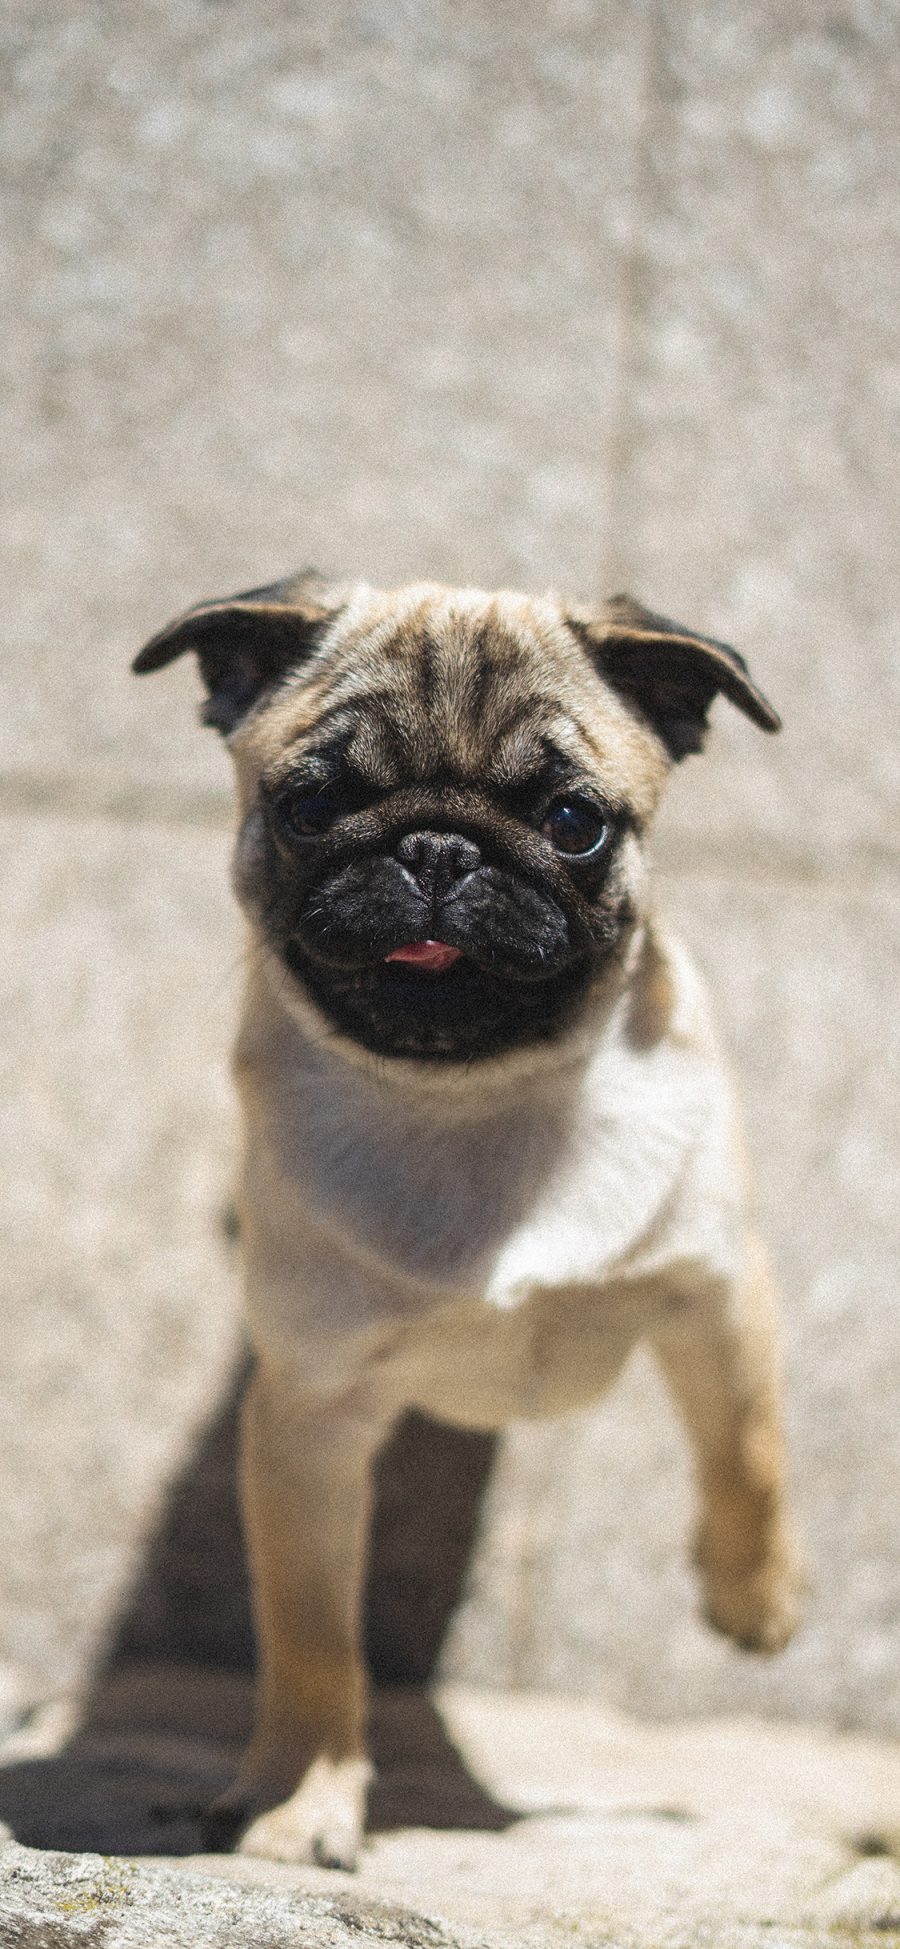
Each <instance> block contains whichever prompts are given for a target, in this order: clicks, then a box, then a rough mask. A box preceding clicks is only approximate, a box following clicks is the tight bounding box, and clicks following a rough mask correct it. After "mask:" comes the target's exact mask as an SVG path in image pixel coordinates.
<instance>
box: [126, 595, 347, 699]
mask: <svg viewBox="0 0 900 1949" xmlns="http://www.w3.org/2000/svg"><path fill="white" fill-rule="evenodd" d="M342 606H343V598H342V596H341V595H340V593H339V591H337V590H335V589H332V588H330V587H329V586H328V584H327V583H325V582H324V581H323V580H322V578H321V577H320V576H318V575H316V573H315V571H314V570H312V569H308V570H305V571H304V572H303V573H302V574H300V575H293V576H288V577H286V578H285V580H284V581H283V582H270V583H269V584H267V586H266V587H265V588H262V589H244V590H243V591H242V593H241V594H240V595H236V596H226V597H224V598H223V599H222V600H221V601H219V602H200V603H198V604H197V606H196V608H195V609H189V610H188V611H187V613H186V614H185V615H184V616H178V617H176V619H175V621H174V622H172V623H168V624H167V625H166V628H165V629H161V630H160V631H159V634H158V635H157V636H152V637H151V639H150V641H149V643H145V644H144V647H143V649H142V650H141V651H140V653H139V654H138V655H137V656H136V657H135V659H134V662H133V664H132V666H131V667H132V669H133V670H136V671H137V673H138V675H139V676H143V675H144V674H145V672H146V671H148V670H161V669H162V668H163V666H164V665H165V664H167V663H172V662H174V659H175V658H176V657H177V656H183V655H184V653H185V651H186V650H194V651H195V652H196V655H197V659H198V662H199V664H200V669H201V672H202V676H203V681H204V683H205V684H206V688H207V691H208V697H207V701H206V703H205V705H204V707H203V722H204V724H212V725H214V727H215V729H216V730H217V731H221V732H223V733H225V734H227V733H228V732H229V731H233V730H234V727H235V725H236V724H238V723H239V722H240V719H241V718H242V717H243V716H244V715H245V714H246V712H247V711H248V710H249V709H250V707H251V705H252V704H255V703H256V701H257V699H258V698H259V697H261V696H262V694H263V692H264V691H266V690H269V689H270V688H271V687H272V685H273V684H276V683H277V682H278V681H279V679H280V678H281V677H283V676H284V674H285V672H286V671H288V670H292V669H295V668H296V667H297V665H298V664H301V663H303V662H305V660H306V658H307V657H308V656H309V655H310V652H311V651H312V650H313V649H314V647H315V644H316V642H317V641H318V639H319V637H320V636H321V634H322V631H323V629H324V628H325V626H326V625H327V624H328V623H329V622H331V621H332V619H333V618H334V617H335V616H336V615H337V613H338V611H339V609H341V608H342Z"/></svg>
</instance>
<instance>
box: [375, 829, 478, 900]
mask: <svg viewBox="0 0 900 1949" xmlns="http://www.w3.org/2000/svg"><path fill="white" fill-rule="evenodd" d="M396 854H397V858H398V860H399V861H400V864H401V866H405V867H406V869H407V871H408V872H409V873H411V874H412V877H413V879H414V880H415V881H416V883H417V884H418V886H420V887H421V889H422V892H423V893H425V894H428V895H429V897H430V898H431V899H432V900H442V899H443V898H444V897H445V895H446V894H448V893H449V891H450V888H451V887H452V886H453V885H454V883H455V881H457V880H462V879H465V876H466V874H467V873H474V871H475V868H476V867H477V866H480V865H481V854H480V852H479V850H478V847H477V846H476V845H475V842H474V840H472V839H465V838H464V837H463V834H462V833H461V832H407V833H404V835H403V838H402V839H401V840H400V843H399V845H398V846H397V849H396Z"/></svg>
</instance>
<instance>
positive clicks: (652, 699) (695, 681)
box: [566, 596, 781, 760]
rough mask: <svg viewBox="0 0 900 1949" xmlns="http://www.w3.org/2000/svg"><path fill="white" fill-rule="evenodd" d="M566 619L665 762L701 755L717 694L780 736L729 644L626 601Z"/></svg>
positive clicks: (617, 600)
mask: <svg viewBox="0 0 900 1949" xmlns="http://www.w3.org/2000/svg"><path fill="white" fill-rule="evenodd" d="M566 620H567V622H568V623H569V624H570V626H571V628H573V629H574V631H575V634H576V635H577V636H578V637H579V639H580V641H581V642H582V643H583V645H584V647H585V649H586V650H587V651H588V654H589V655H590V657H591V660H592V662H593V663H594V664H595V666H596V668H597V669H598V671H599V673H600V675H601V676H602V677H604V678H605V679H606V681H607V683H610V684H612V686H613V688H614V689H615V690H618V691H619V692H620V694H621V695H622V696H623V697H624V698H625V699H626V700H627V701H628V702H629V703H632V704H636V705H637V707H638V709H639V710H640V711H641V713H642V715H643V716H644V717H646V718H648V719H649V721H650V723H651V724H652V726H653V729H654V730H655V731H656V733H657V736H658V737H660V738H661V739H662V742H663V744H664V745H665V746H666V749H667V751H668V752H669V755H670V757H672V758H674V759H676V760H677V759H679V758H685V757H686V756H687V755H688V753H689V752H691V751H700V750H701V749H702V746H703V741H704V738H705V736H706V732H707V728H708V725H707V712H708V710H709V707H710V704H711V703H712V701H713V698H714V697H716V696H717V695H718V693H719V692H720V691H721V693H722V695H723V697H727V698H728V699H729V702H730V703H732V704H736V705H737V708H738V710H741V711H743V712H744V714H745V716H746V717H749V718H751V719H752V721H753V723H754V724H758V725H759V727H760V729H761V730H763V731H778V730H780V728H781V719H780V717H779V716H778V713H777V711H774V710H773V709H772V706H771V704H770V703H769V702H768V699H767V698H765V697H764V696H763V694H762V691H761V690H758V689H757V686H756V684H755V683H754V682H753V680H752V678H751V676H750V674H749V671H748V669H747V665H746V663H745V662H744V659H743V657H741V656H739V655H738V653H737V651H736V650H732V649H729V647H728V644H727V643H718V642H717V641H716V639H715V637H713V636H698V635H696V634H695V632H694V631H693V630H690V629H684V628H682V626H681V624H680V623H673V622H670V620H669V618H668V617H667V616H655V615H654V614H653V613H652V611H651V610H649V609H645V608H644V607H643V605H642V604H641V603H639V602H635V601H634V600H633V598H632V597H631V596H612V597H611V598H610V600H609V601H608V602H607V603H604V605H603V608H602V610H601V611H600V612H599V614H593V615H589V614H586V613H584V612H574V613H572V614H570V615H568V616H567V618H566Z"/></svg>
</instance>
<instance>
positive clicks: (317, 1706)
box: [206, 1366, 384, 1867]
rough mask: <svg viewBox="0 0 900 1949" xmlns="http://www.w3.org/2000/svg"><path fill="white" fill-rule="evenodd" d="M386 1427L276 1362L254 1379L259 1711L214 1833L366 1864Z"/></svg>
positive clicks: (240, 1842)
mask: <svg viewBox="0 0 900 1949" xmlns="http://www.w3.org/2000/svg"><path fill="white" fill-rule="evenodd" d="M383 1433H384V1429H383V1428H382V1427H380V1426H376V1425H373V1424H372V1422H371V1421H369V1420H368V1419H366V1418H365V1417H363V1416H361V1415H360V1413H359V1409H358V1405H357V1404H355V1403H354V1402H353V1400H352V1397H349V1396H348V1397H347V1398H346V1399H343V1398H341V1397H333V1398H328V1399H323V1398H311V1397H309V1396H305V1395H303V1394H301V1393H300V1392H298V1390H297V1386H296V1382H294V1383H291V1382H290V1381H288V1380H287V1379H286V1378H285V1377H284V1376H283V1375H280V1374H277V1373H273V1372H271V1371H267V1369H266V1367H265V1366H262V1367H261V1369H260V1370H259V1371H258V1372H257V1374H256V1375H255V1377H254V1380H253V1381H252V1383H251V1386H250V1390H249V1393H248V1397H247V1401H246V1404H245V1410H244V1427H243V1453H242V1471H243V1499H244V1516H245V1524H246V1530H247V1542H248V1547H249V1553H250V1560H251V1567H252V1571H253V1581H254V1588H255V1607H256V1625H257V1636H258V1640H259V1658H260V1677H259V1694H258V1704H257V1719H256V1730H255V1733H254V1736H253V1740H252V1742H251V1745H250V1747H249V1749H248V1751H247V1753H246V1755H245V1758H244V1761H243V1764H242V1766H241V1769H240V1772H239V1774H238V1777H237V1780H236V1781H235V1783H234V1786H233V1787H232V1788H231V1789H230V1790H229V1791H228V1792H227V1793H226V1794H225V1795H223V1796H222V1798H221V1799H220V1800H219V1801H217V1802H216V1803H215V1805H214V1806H213V1808H212V1809H211V1810H210V1814H209V1815H208V1817H207V1823H206V1829H207V1839H208V1842H209V1844H210V1845H212V1846H219V1847H222V1846H226V1847H227V1846H231V1845H235V1846H237V1847H238V1848H239V1849H240V1850H241V1851H242V1852H244V1853H250V1854H260V1855H264V1856H267V1857H268V1858H270V1859H274V1860H282V1861H317V1862H319V1864H320V1865H323V1866H334V1867H352V1866H353V1865H354V1862H355V1859H356V1855H357V1851H358V1848H359V1844H360V1840H361V1836H362V1830H363V1820H364V1806H365V1791H366V1784H367V1781H368V1778H369V1766H368V1762H367V1759H366V1751H365V1680H364V1674H363V1667H362V1659H361V1655H360V1643H359V1641H360V1607H361V1591H362V1581H363V1574H364V1567H365V1553H366V1543H367V1531H368V1519H369V1507H370V1477H371V1465H372V1461H373V1457H374V1454H375V1451H376V1449H377V1447H378V1444H379V1441H380V1439H381V1437H382V1435H383Z"/></svg>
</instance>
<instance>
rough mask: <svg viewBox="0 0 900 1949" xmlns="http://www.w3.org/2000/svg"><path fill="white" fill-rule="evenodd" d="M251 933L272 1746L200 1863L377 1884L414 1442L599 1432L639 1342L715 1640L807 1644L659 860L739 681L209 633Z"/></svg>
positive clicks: (587, 652)
mask: <svg viewBox="0 0 900 1949" xmlns="http://www.w3.org/2000/svg"><path fill="white" fill-rule="evenodd" d="M187 650H192V651H194V652H195V654H196V656H197V658H198V661H199V665H200V670H201V673H202V677H203V680H204V683H205V687H206V693H207V702H206V706H205V710H204V717H205V720H206V722H207V723H208V724H211V725H214V726H215V727H216V728H217V730H219V731H220V732H221V733H222V734H223V736H224V737H225V739H226V740H227V743H228V746H229V749H230V751H231V755H232V758H233V760H234V765H235V772H236V780H237V799H238V836H237V845H236V851H235V860H234V883H235V887H236V891H237V895H238V899H239V900H240V902H241V905H242V907H243V909H244V912H245V914H246V917H247V922H248V927H249V944H250V952H249V956H248V965H247V982H246V999H245V1006H244V1012H243V1020H242V1026H241V1029H240V1034H239V1039H238V1044H237V1053H236V1073H237V1080H238V1085H239V1089H240V1095H241V1100H242V1104H243V1113H244V1131H245V1148H244V1165H243V1182H242V1189H241V1195H240V1209H241V1230H242V1237H243V1246H244V1253H245V1259H246V1283H247V1315H248V1322H249V1331H250V1336H251V1340H252V1344H253V1347H254V1349H255V1355H256V1369H255V1377H254V1379H253V1382H252V1386H251V1389H250V1392H249V1397H248V1399H247V1403H246V1410H245V1417H244V1430H243V1463H242V1477H243V1502H244V1510H245V1520H246V1529H247V1538H248V1545H249V1553H250V1559H251V1567H252V1576H253V1582H254V1591H255V1606H256V1622H257V1631H258V1639H259V1654H260V1667H261V1669H260V1679H259V1697H258V1714H257V1722H256V1731H255V1734H254V1737H253V1740H252V1744H251V1745H250V1748H249V1751H248V1752H247V1754H246V1757H245V1759H244V1762H243V1765H242V1767H241V1770H240V1774H239V1777H238V1779H237V1781H236V1783H235V1785H234V1787H233V1788H232V1789H231V1791H230V1792H229V1793H227V1794H226V1795H225V1796H224V1798H223V1799H222V1800H221V1801H220V1802H219V1803H217V1805H216V1806H215V1808H214V1809H213V1810H212V1814H211V1817H210V1826H209V1830H208V1839H209V1841H210V1843H211V1844H214V1845H229V1844H231V1843H232V1842H234V1841H237V1843H238V1844H239V1845H240V1847H241V1848H243V1849H244V1850H246V1851H248V1852H250V1853H254V1854H261V1855H265V1856H269V1857H271V1858H274V1859H278V1860H285V1861H310V1860H313V1861H317V1862H320V1863H323V1864H333V1865H337V1866H342V1867H349V1866H351V1865H352V1864H353V1862H354V1860H355V1858H356V1854H357V1850H358V1847H359V1844H360V1837H361V1833H362V1828H363V1811H364V1798H365V1790H366V1783H367V1780H368V1778H369V1764H368V1760H367V1757H366V1746H365V1730H364V1721H365V1682H364V1676H363V1669H362V1662H361V1654H360V1615H359V1613H360V1593H361V1585H362V1579H363V1571H364V1565H365V1557H366V1538H367V1524H368V1519H369V1513H370V1501H371V1480H372V1465H373V1460H374V1458H375V1456H376V1453H377V1451H378V1449H379V1446H380V1445H381V1444H382V1443H383V1441H384V1439H385V1437H386V1435H387V1434H388V1432H389V1430H390V1428H391V1426H392V1424H393V1423H394V1422H395V1421H396V1420H397V1418H398V1417H399V1416H400V1415H401V1414H402V1413H403V1412H404V1411H405V1410H407V1409H409V1408H412V1407H415V1408H418V1409H421V1410H424V1411H425V1412H427V1413H428V1414H431V1415H433V1416H437V1417H439V1418H442V1419H445V1420H447V1421H449V1422H453V1423H458V1424H461V1425H463V1426H465V1427H469V1428H481V1429H488V1428H496V1427H499V1426H501V1425H502V1424H504V1423H506V1422H508V1421H510V1420H512V1419H515V1418H518V1417H521V1416H524V1417H532V1416H545V1415H555V1414H560V1413H563V1412H566V1411H568V1410H570V1409H573V1408H583V1407H585V1406H586V1405H587V1404H588V1403H589V1402H592V1401H594V1400H595V1399H596V1398H597V1396H598V1395H600V1394H602V1393H603V1391H604V1390H605V1389H606V1388H608V1387H609V1386H610V1384H611V1382H612V1381H613V1380H614V1378H615V1376H616V1375H617V1374H618V1372H619V1370H620V1369H621V1367H622V1365H623V1363H624V1361H625V1359H626V1357H627V1355H628V1354H629V1352H630V1350H631V1349H632V1347H633V1346H634V1344H635V1342H636V1341H637V1340H639V1339H644V1340H646V1341H649V1343H650V1345H651V1347H652V1348H653V1350H654V1352H655V1354H656V1355H657V1357H658V1359H659V1361H660V1363H661V1366H662V1369H663V1372H664V1374H665V1376H666V1379H667V1381H668V1383H669V1385H670V1387H671V1391H672V1394H673V1397H674V1400H675V1403H676V1405H677V1407H678V1409H679V1410H680V1412H681V1416H682V1418H683V1421H684V1424H685V1428H686V1431H687V1434H688V1437H689V1439H690V1442H691V1444H692V1447H693V1452H694V1458H695V1462H696V1474H697V1483H698V1491H699V1500H700V1516H699V1523H698V1530H697V1541H696V1560H697V1564H698V1567H699V1571H700V1575H701V1578H702V1582H703V1587H704V1591H705V1608H706V1615H707V1617H708V1618H709V1620H710V1621H711V1623H713V1624H714V1625H715V1626H717V1628H718V1629H719V1630H721V1631H724V1632H726V1633H727V1634H728V1635H729V1636H730V1637H732V1638H734V1639H735V1640H736V1641H737V1642H738V1643H739V1644H741V1645H745V1646H749V1647H753V1648H756V1649H758V1650H763V1651H773V1650H775V1649H777V1648H778V1647H779V1646H781V1645H783V1644H784V1643H785V1642H786V1640H787V1639H788V1638H789V1637H790V1635H791V1632H792V1631H793V1629H794V1625H795V1622H796V1619H797V1609H798V1606H797V1595H798V1573H797V1561H796V1555H795V1550H794V1545H793V1542H792V1537H791V1532H790V1525H789V1522H788V1519H787V1516H786V1513H785V1503H784V1490H783V1482H782V1443H781V1433H780V1425H779V1400H778V1378H777V1359H776V1331H775V1318H774V1306H773V1296H772V1289H771V1285H770V1280H769V1274H768V1271H767V1268H766V1262H765V1257H764V1253H763V1251H762V1248H761V1246H760V1244H759V1241H758V1240H757V1238H756V1236H755V1233H754V1231H753V1228H752V1224H751V1222H750V1220H749V1218H748V1213H747V1200H746V1191H745V1183H744V1166H743V1161H742V1155H741V1141H740V1135H739V1130H738V1124H737V1119H736V1114H735V1109H734V1104H733V1100H732V1091H731V1087H730V1084H729V1079H728V1076H727V1073H726V1071H725V1068H724V1067H723V1063H722V1059H721V1056H720V1054H719V1050H718V1048H717V1045H716V1041H715V1037H714V1034H713V1030H712V1027H711V1025H710V1019H709V1014H708V1010H707V1003H706V1000H705V997H704V993H703V989H702V986H701V983H700V981H699V979H698V976H697V974H696V973H695V972H694V970H693V968H692V967H691V964H690V962H689V960H688V958H687V956H686V955H685V953H684V951H683V949H682V948H681V947H680V946H679V945H678V944H677V943H676V942H675V941H674V940H672V939H670V938H669V937H668V936H667V935H666V934H665V933H664V932H663V931H662V930H661V929H660V928H659V927H658V926H657V925H655V924H654V922H653V921H652V919H651V916H650V908H649V903H648V893H647V884H646V879H647V876H646V869H645V860H644V844H645V839H646V835H647V832H648V830H649V828H650V825H651V822H652V819H653V814H654V812H655V809H656V806H657V803H658V800H659V797H660V794H661V792H662V789H663V786H664V784H665V782H666V778H667V776H668V774H669V771H670V769H671V767H672V765H673V764H675V763H678V762H679V761H680V760H681V759H683V758H684V757H685V756H686V755H687V754H688V753H689V752H694V751H698V750H699V749H700V747H701V745H702V743H703V738H704V733H705V729H706V721H707V713H708V709H709V706H710V704H711V703H712V701H713V699H714V698H715V697H716V695H717V694H718V693H720V692H721V693H722V695H724V696H725V697H727V698H728V700H729V701H730V702H731V703H732V704H735V705H736V706H737V708H738V709H739V710H741V711H743V712H744V713H745V715H746V716H747V717H748V718H749V719H750V720H751V721H752V722H753V723H754V724H756V725H758V726H759V727H760V728H761V729H762V730H765V731H774V730H776V729H777V728H778V718H777V716H776V714H775V712H774V711H773V709H772V707H771V705H769V704H768V703H767V702H766V699H765V698H764V697H763V696H762V694H761V692H760V691H759V690H758V689H757V688H756V686H755V684H754V683H753V682H752V681H751V679H750V676H749V674H748V671H747V668H746V665H745V664H744V662H743V661H742V659H741V658H740V657H739V656H737V655H736V654H735V653H734V651H732V650H730V649H728V648H727V647H726V646H725V645H724V644H722V643H718V642H715V641H714V640H713V639H711V638H708V637H705V636H698V635H696V634H695V633H694V632H693V631H691V630H687V629H683V628H681V627H680V626H679V625H678V624H676V623H672V622H669V621H667V620H666V619H665V618H664V617H661V616H656V615H653V614H651V613H650V612H649V611H647V610H646V609H644V608H642V607H641V606H640V605H639V604H638V603H636V602H633V601H631V600H630V599H629V598H627V597H624V596H619V597H615V598H614V599H613V600H612V601H610V602H608V603H607V604H606V606H605V607H603V608H600V609H598V610H596V611H595V610H592V609H589V608H584V609H579V608H575V607H571V606H566V605H564V604H561V603H560V602H558V601H556V600H553V599H546V600H541V601H537V600H531V599H529V598H527V597H525V596H522V595H516V594H510V593H505V592H504V593H500V594H494V595H487V594H483V593H481V592H479V591H475V590H462V591H459V590H452V589H445V588H442V587H437V586H433V585H429V584H422V585H419V586H416V587H412V588H406V589H402V590H400V591H399V592H392V593H389V594H384V593H381V592H379V591H377V590H375V589H372V588H369V587H367V586H354V587H347V588H338V587H332V586H329V585H327V584H326V583H324V582H323V581H321V580H320V579H319V578H318V577H317V576H316V575H314V574H312V573H306V574H301V575H298V576H296V577H294V578H292V579H288V580H286V581H284V582H279V583H275V584H273V585H272V586H271V587H268V588H262V589H254V590H250V591H249V592H247V593H245V594H242V595H237V596H233V597H229V598H227V599H226V600H223V601H217V602H209V603H203V604H201V605H200V606H199V607H198V608H196V609H192V610H191V611H190V612H189V613H188V614H187V615H185V616H182V617H180V618H179V619H178V620H177V621H176V622H174V623H171V624H170V625H169V627H168V628H166V629H164V630H163V631H162V632H161V634H160V635H158V636H155V637H154V638H153V640H152V641H151V642H150V643H148V644H147V646H146V648H145V649H143V650H142V651H141V653H140V655H139V656H138V658H137V660H136V663H135V666H134V667H135V669H136V670H138V671H141V672H144V671H151V670H159V669H161V668H162V667H163V666H164V665H165V664H168V663H171V661H172V660H173V658H175V657H178V656H181V655H182V654H183V653H184V652H185V651H187Z"/></svg>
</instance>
